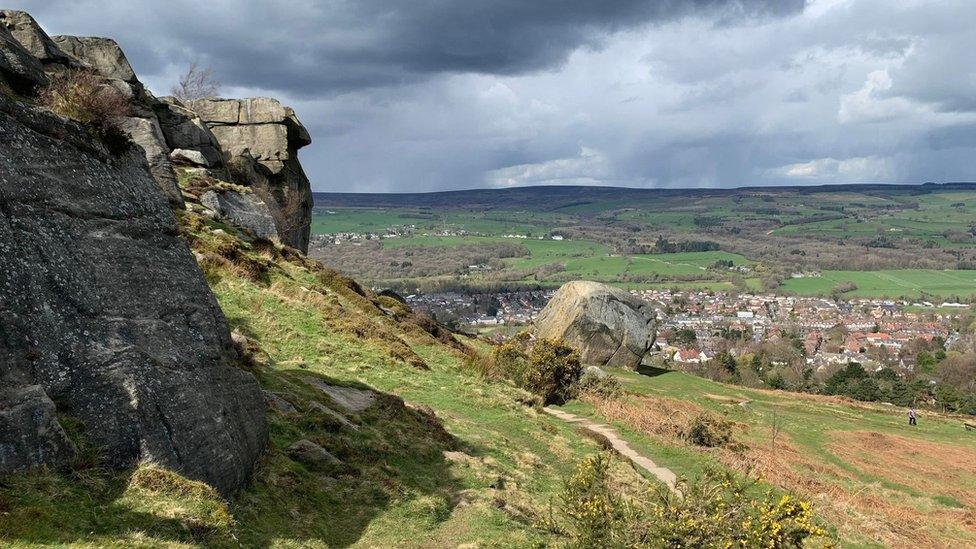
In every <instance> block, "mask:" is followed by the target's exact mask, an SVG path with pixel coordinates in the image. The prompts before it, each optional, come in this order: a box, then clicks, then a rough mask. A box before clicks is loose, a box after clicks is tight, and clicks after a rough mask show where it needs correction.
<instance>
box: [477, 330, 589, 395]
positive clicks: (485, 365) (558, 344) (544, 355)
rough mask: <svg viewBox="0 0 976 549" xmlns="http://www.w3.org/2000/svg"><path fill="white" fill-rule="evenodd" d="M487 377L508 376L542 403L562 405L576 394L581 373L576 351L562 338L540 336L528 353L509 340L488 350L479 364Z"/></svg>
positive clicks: (498, 377) (499, 377)
mask: <svg viewBox="0 0 976 549" xmlns="http://www.w3.org/2000/svg"><path fill="white" fill-rule="evenodd" d="M479 368H480V370H481V373H482V375H484V376H485V377H487V378H489V379H501V378H504V379H508V380H510V381H511V382H512V383H514V384H515V385H516V386H518V387H521V388H523V389H525V390H527V391H530V392H532V393H535V394H536V395H539V397H540V398H541V399H542V401H543V404H544V405H545V404H562V403H564V402H566V401H567V400H571V399H572V398H574V397H575V396H576V394H577V390H578V386H577V382H578V381H579V379H580V376H581V375H582V372H583V367H582V366H581V365H580V359H579V353H578V352H576V350H575V349H573V348H572V347H569V346H568V345H566V344H565V343H563V342H562V341H558V340H552V339H540V340H539V341H536V342H535V345H534V346H533V347H532V350H531V351H530V352H529V354H528V356H526V354H525V353H523V352H522V350H521V348H520V347H519V345H518V344H517V343H516V342H514V341H510V342H507V343H505V344H503V345H500V346H498V347H496V348H495V349H493V350H492V352H491V355H490V356H489V357H488V359H487V360H482V361H480V363H479Z"/></svg>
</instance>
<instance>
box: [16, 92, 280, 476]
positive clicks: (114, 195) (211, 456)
mask: <svg viewBox="0 0 976 549" xmlns="http://www.w3.org/2000/svg"><path fill="white" fill-rule="evenodd" d="M0 257H2V258H3V260H2V261H3V268H2V269H0V388H2V391H0V474H2V473H7V472H11V471H20V470H24V469H27V468H30V467H33V466H36V465H38V464H41V463H44V464H48V465H51V466H55V467H57V466H59V465H62V464H64V463H65V462H66V461H67V460H68V459H70V456H71V454H72V452H73V448H72V446H71V445H70V443H69V442H68V441H67V439H66V438H65V435H64V431H63V430H62V428H61V426H60V425H59V423H58V420H57V417H58V416H60V415H61V414H66V415H70V416H72V417H75V418H78V419H79V420H81V422H82V423H83V424H84V426H85V427H84V429H83V434H84V436H86V437H88V438H89V439H90V440H91V442H92V443H93V444H95V445H97V446H99V447H101V448H102V449H103V455H104V457H105V458H106V460H107V462H108V463H109V464H111V465H113V466H116V467H128V466H131V465H132V464H134V463H135V462H137V461H138V460H150V461H153V462H155V463H157V464H159V465H161V466H164V467H167V468H170V469H172V470H175V471H177V472H179V473H181V474H184V475H186V476H187V477H189V478H193V479H197V480H202V481H204V482H207V483H209V484H211V485H212V486H214V487H215V488H217V489H218V490H219V491H220V492H222V493H223V494H225V495H227V494H230V493H231V492H233V491H234V490H235V489H236V488H238V487H240V486H241V485H242V484H244V483H245V482H246V480H247V479H248V477H249V476H250V473H251V471H252V469H253V467H254V463H255V461H256V460H257V457H258V455H259V453H260V452H262V451H263V449H264V447H265V445H266V442H267V427H266V424H265V410H264V408H265V406H264V399H263V395H262V393H261V390H260V387H259V386H258V383H257V381H256V380H255V379H254V377H253V376H252V375H251V374H249V373H247V372H244V371H242V370H240V369H238V368H236V367H234V366H233V365H231V361H232V360H234V358H235V357H236V354H235V352H234V350H233V347H232V344H231V340H230V334H229V332H228V329H227V325H226V322H225V320H224V317H223V315H222V313H221V311H220V308H219V307H218V304H217V302H216V300H215V299H214V297H213V295H212V294H211V293H210V290H209V288H207V286H206V283H205V281H204V279H203V276H202V273H201V272H200V269H199V267H198V266H197V265H196V262H195V261H194V259H193V256H192V255H191V254H190V251H189V249H188V248H187V246H186V244H185V243H184V242H183V241H182V240H180V238H179V237H178V231H177V227H176V224H175V220H174V218H173V213H172V211H171V210H170V208H169V207H168V205H167V203H166V200H165V198H164V197H163V195H162V194H161V192H160V190H159V188H158V187H157V186H156V183H155V182H154V181H153V179H152V178H151V177H150V174H149V171H148V166H147V164H146V160H145V157H144V155H143V154H142V151H140V150H138V149H137V148H135V147H132V148H130V149H129V151H128V152H126V153H123V154H121V155H119V156H113V155H111V154H109V153H108V152H107V151H106V150H105V149H104V148H103V147H102V146H101V145H100V144H99V143H98V142H97V141H96V140H93V139H91V138H90V136H89V134H88V133H87V132H85V131H84V130H83V129H82V128H81V127H80V126H78V125H76V124H74V123H72V122H69V121H67V120H65V119H62V118H59V117H57V116H55V115H52V114H50V113H49V112H47V111H44V110H40V109H34V108H31V107H26V106H23V105H21V104H18V103H15V102H12V101H10V100H8V99H6V98H5V97H3V96H0ZM18 418H19V419H18ZM24 418H28V419H30V421H25V420H24Z"/></svg>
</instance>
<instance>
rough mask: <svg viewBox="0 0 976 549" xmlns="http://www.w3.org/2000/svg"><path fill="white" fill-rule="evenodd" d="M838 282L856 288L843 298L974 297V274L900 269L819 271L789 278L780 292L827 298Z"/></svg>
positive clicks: (975, 287) (975, 275)
mask: <svg viewBox="0 0 976 549" xmlns="http://www.w3.org/2000/svg"><path fill="white" fill-rule="evenodd" d="M842 282H853V283H854V284H856V285H857V289H856V290H854V291H852V292H848V293H847V294H845V295H852V296H859V297H875V296H878V297H885V296H887V297H902V296H904V297H919V296H921V295H923V294H930V295H934V296H946V297H948V296H961V297H966V296H969V295H972V294H976V271H939V270H934V269H903V270H887V271H823V272H822V273H821V276H819V277H806V278H791V279H789V280H787V281H786V282H785V283H784V284H783V286H782V287H781V289H782V290H784V291H787V292H793V293H796V294H800V295H827V294H830V293H831V292H832V291H833V289H834V288H835V287H836V286H837V285H838V284H840V283H842Z"/></svg>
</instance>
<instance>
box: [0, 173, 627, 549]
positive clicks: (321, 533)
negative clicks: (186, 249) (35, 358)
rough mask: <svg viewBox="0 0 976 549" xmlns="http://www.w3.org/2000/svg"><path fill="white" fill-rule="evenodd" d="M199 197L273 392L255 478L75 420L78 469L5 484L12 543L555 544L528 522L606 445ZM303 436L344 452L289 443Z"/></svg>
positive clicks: (0, 531) (6, 536) (428, 327)
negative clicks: (180, 472) (168, 462)
mask: <svg viewBox="0 0 976 549" xmlns="http://www.w3.org/2000/svg"><path fill="white" fill-rule="evenodd" d="M183 183H184V184H186V183H187V181H186V180H185V179H184V181H183ZM185 196H186V198H187V199H188V204H189V208H190V209H191V210H195V212H194V211H188V212H179V213H178V217H179V221H180V226H181V232H182V234H183V236H184V238H186V239H187V240H188V242H189V243H190V244H191V247H192V249H193V250H194V252H195V254H196V256H197V260H198V262H199V264H200V265H201V267H202V269H203V271H204V274H205V276H206V278H207V280H208V282H209V284H210V286H211V288H212V289H213V291H214V293H215V295H216V296H217V299H218V301H219V302H220V306H221V308H222V309H223V311H224V314H225V315H226V317H227V320H228V323H229V324H230V326H231V328H232V330H234V331H235V335H234V339H235V342H236V344H237V347H238V350H239V352H240V354H241V356H242V360H241V364H240V366H241V367H242V368H245V369H247V370H250V371H252V372H253V373H254V374H255V375H256V376H257V377H258V379H259V381H260V382H261V385H262V387H263V388H264V389H265V390H266V391H267V392H266V395H267V398H268V401H269V408H268V413H267V417H268V424H269V429H270V434H271V442H270V447H269V449H268V451H267V452H266V454H265V455H264V457H263V458H262V459H261V461H260V462H259V465H258V468H257V472H256V474H255V478H254V481H253V484H252V485H251V486H250V487H249V488H247V489H245V490H244V491H243V492H242V493H240V494H239V495H238V496H237V497H236V498H235V499H234V500H233V502H232V503H230V504H225V503H224V502H223V500H222V499H221V498H220V497H219V496H218V495H217V494H216V493H215V492H214V491H213V490H211V489H210V488H209V487H207V486H205V485H203V484H199V483H193V482H190V481H187V480H184V479H182V478H180V477H178V476H176V475H173V474H171V473H168V472H165V471H162V470H159V469H156V468H153V467H152V466H151V465H149V464H142V465H140V466H139V467H138V468H136V469H135V470H133V471H130V472H128V473H124V474H115V473H110V472H106V471H104V470H102V469H101V468H100V467H99V465H100V454H99V451H98V449H97V448H91V447H89V446H86V445H85V442H84V441H85V440H86V439H87V436H86V433H89V432H90V431H91V430H92V429H97V428H98V426H97V425H83V424H81V423H80V422H77V421H72V420H71V418H62V423H63V424H64V425H66V426H68V427H69V428H68V430H69V431H70V432H69V436H71V437H72V438H73V439H74V440H75V441H76V444H78V445H79V446H80V447H82V448H83V451H82V452H80V455H79V457H78V458H77V459H76V460H75V461H74V462H73V463H72V464H71V469H70V471H69V472H68V473H65V474H55V473H43V472H38V473H35V474H30V475H21V476H11V477H6V478H5V479H3V481H2V482H0V540H2V543H0V544H3V545H5V546H8V545H13V546H32V545H38V544H78V545H84V546H106V545H109V546H111V545H116V546H131V545H145V546H158V545H171V546H184V545H187V546H189V545H201V544H202V545H208V546H236V545H237V544H242V545H244V546H267V545H276V546H277V545H296V546H308V545H311V546H326V545H327V546H348V545H361V546H379V547H382V546H393V545H397V546H403V545H406V546H424V547H432V546H434V547H436V546H455V545H457V544H462V543H465V542H476V541H479V540H480V541H482V542H484V541H487V540H490V542H491V543H492V544H497V545H506V546H511V545H528V544H532V543H535V542H539V541H543V540H544V538H543V536H544V534H543V533H542V531H541V530H539V529H536V528H534V527H533V526H532V522H533V521H534V520H535V519H537V518H538V517H539V516H540V515H541V513H542V511H543V510H545V509H546V508H547V505H548V503H549V501H550V500H551V499H552V498H553V497H554V496H555V495H556V493H557V492H558V490H559V489H560V488H561V485H562V484H561V483H562V479H563V478H564V477H565V476H566V475H567V474H568V473H569V472H570V471H571V470H572V467H573V466H574V465H575V463H576V462H577V461H578V460H579V459H580V458H581V457H582V456H584V455H587V454H592V453H593V452H595V451H596V450H597V449H598V446H597V445H596V444H595V443H593V442H591V441H589V440H587V439H583V438H581V437H579V436H578V435H576V434H575V433H574V432H573V430H572V429H571V428H570V427H568V426H565V425H563V424H561V423H560V422H558V421H557V420H555V419H552V418H550V417H548V416H546V415H545V414H542V413H540V412H538V411H536V410H535V409H533V408H532V407H529V406H525V405H524V404H522V403H521V402H522V401H530V400H531V398H530V396H529V395H527V394H526V393H524V392H522V391H521V390H518V389H515V388H514V387H512V386H510V385H506V384H503V383H486V382H484V381H483V380H482V379H481V378H480V377H479V376H478V375H477V374H476V373H475V372H474V370H473V369H471V368H468V367H466V365H465V364H466V361H467V360H468V357H469V355H470V354H472V353H474V352H476V350H477V349H478V348H479V347H480V345H481V344H480V343H478V342H476V341H457V340H456V339H455V337H454V336H453V335H451V334H450V333H449V332H446V331H443V330H442V329H440V328H438V327H437V326H436V325H434V324H432V323H430V322H428V321H424V320H423V319H420V318H418V317H415V316H414V315H413V314H412V313H411V312H410V311H409V309H407V308H406V307H405V306H403V305H402V304H401V303H400V302H398V301H397V300H396V299H394V298H392V297H378V296H376V295H374V294H372V293H371V292H368V291H366V290H363V289H362V288H360V287H359V286H358V285H357V284H356V283H355V282H353V281H351V280H349V279H346V278H343V277H341V276H339V275H337V274H336V273H335V272H333V271H329V270H325V269H322V268H321V267H319V266H318V265H317V264H316V263H313V262H310V261H307V260H305V259H304V258H303V257H302V256H300V255H298V254H296V253H295V252H294V251H291V250H289V249H287V248H281V247H278V246H276V245H274V244H271V243H270V242H268V241H261V240H252V239H250V238H249V237H247V236H245V235H244V234H243V233H241V232H240V231H238V230H237V229H235V228H234V227H231V226H229V225H225V224H222V223H220V222H217V221H213V220H211V219H210V218H208V217H206V216H204V215H201V213H200V212H202V211H203V210H202V208H201V207H200V206H199V204H196V203H195V195H194V194H186V195H185ZM330 395H331V396H330ZM301 440H305V441H308V442H310V443H313V444H315V445H318V446H319V447H320V448H321V449H323V450H325V451H327V452H328V453H329V454H331V456H333V457H334V458H335V460H332V459H329V458H328V457H322V456H324V454H321V455H318V456H317V455H315V453H316V452H317V450H314V449H313V451H312V452H311V453H310V452H308V451H305V452H303V451H301V450H300V449H290V448H291V447H292V446H293V445H294V444H295V443H296V442H298V441H301ZM313 448H314V447H313ZM306 449H307V448H306ZM319 458H321V459H319ZM618 466H619V468H620V471H621V474H623V475H625V476H627V475H629V476H630V477H631V478H632V479H636V478H638V477H637V475H636V473H634V472H633V471H632V470H630V469H629V468H626V467H623V466H622V465H621V464H618Z"/></svg>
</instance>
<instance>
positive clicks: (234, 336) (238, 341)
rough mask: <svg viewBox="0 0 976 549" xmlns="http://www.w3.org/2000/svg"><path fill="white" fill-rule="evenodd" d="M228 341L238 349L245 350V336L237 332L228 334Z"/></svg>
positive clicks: (246, 340)
mask: <svg viewBox="0 0 976 549" xmlns="http://www.w3.org/2000/svg"><path fill="white" fill-rule="evenodd" d="M230 340H231V341H233V342H234V345H236V346H237V347H238V348H239V349H246V348H247V342H248V339H247V336H246V335H244V334H242V333H240V332H238V331H237V330H234V331H233V332H231V333H230Z"/></svg>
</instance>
